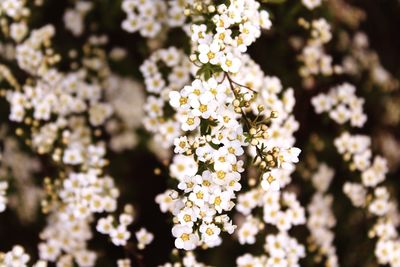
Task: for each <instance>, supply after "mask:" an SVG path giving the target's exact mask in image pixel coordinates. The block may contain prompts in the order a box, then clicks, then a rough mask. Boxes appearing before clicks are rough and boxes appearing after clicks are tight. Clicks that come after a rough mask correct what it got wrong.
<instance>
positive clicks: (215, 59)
mask: <svg viewBox="0 0 400 267" xmlns="http://www.w3.org/2000/svg"><path fill="white" fill-rule="evenodd" d="M197 49H198V51H199V55H198V58H199V60H200V62H201V63H203V64H206V63H208V62H210V63H211V64H213V65H217V64H218V63H219V61H220V57H221V55H222V52H221V51H220V49H221V48H220V46H219V44H218V43H217V42H212V43H211V44H210V45H208V44H200V45H199V47H198V48H197Z"/></svg>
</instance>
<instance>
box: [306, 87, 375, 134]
mask: <svg viewBox="0 0 400 267" xmlns="http://www.w3.org/2000/svg"><path fill="white" fill-rule="evenodd" d="M355 92H356V88H355V87H354V86H353V85H351V84H349V83H343V84H341V85H338V86H336V87H334V88H332V89H331V90H330V91H329V92H328V93H327V94H322V93H321V94H318V95H317V96H315V97H313V98H312V100H311V103H312V105H313V106H314V109H315V112H316V113H318V114H320V113H323V112H328V113H329V117H330V118H331V119H332V120H334V121H335V122H337V123H338V124H344V123H346V122H348V121H349V122H350V125H351V126H353V127H359V128H361V127H362V126H363V125H364V123H365V122H366V121H367V116H366V115H365V114H364V110H363V105H364V99H362V98H359V97H357V96H356V95H355Z"/></svg>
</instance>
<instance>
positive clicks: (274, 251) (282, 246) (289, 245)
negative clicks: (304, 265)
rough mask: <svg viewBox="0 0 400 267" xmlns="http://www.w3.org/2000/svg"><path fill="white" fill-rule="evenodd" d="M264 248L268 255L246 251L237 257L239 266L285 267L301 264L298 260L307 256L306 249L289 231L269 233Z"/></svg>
mask: <svg viewBox="0 0 400 267" xmlns="http://www.w3.org/2000/svg"><path fill="white" fill-rule="evenodd" d="M264 249H265V251H266V253H268V256H267V255H262V256H253V255H251V254H249V253H246V254H244V255H242V256H240V257H238V258H237V259H236V265H237V266H238V267H246V266H260V267H261V266H265V267H284V266H293V267H294V266H299V264H298V261H299V259H300V258H303V257H304V256H305V249H304V247H303V246H302V245H300V244H299V243H298V242H297V240H296V239H294V238H291V237H290V236H289V235H288V233H286V232H280V233H278V234H276V235H267V237H266V238H265V245H264Z"/></svg>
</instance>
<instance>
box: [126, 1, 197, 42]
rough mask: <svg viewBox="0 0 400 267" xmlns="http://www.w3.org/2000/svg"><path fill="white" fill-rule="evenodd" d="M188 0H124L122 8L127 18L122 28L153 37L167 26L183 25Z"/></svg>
mask: <svg viewBox="0 0 400 267" xmlns="http://www.w3.org/2000/svg"><path fill="white" fill-rule="evenodd" d="M191 2H192V1H190V0H169V1H163V0H124V1H123V2H122V9H123V10H124V11H125V13H126V14H127V18H126V19H125V20H124V21H123V22H122V28H123V29H124V30H125V31H127V32H137V31H139V32H140V34H141V35H142V36H144V37H148V38H154V37H156V36H157V35H158V34H160V33H161V32H162V31H163V30H166V29H167V28H168V27H183V26H184V24H185V21H186V16H185V12H184V11H185V7H186V5H187V4H190V3H191Z"/></svg>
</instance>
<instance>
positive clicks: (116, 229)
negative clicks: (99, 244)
mask: <svg viewBox="0 0 400 267" xmlns="http://www.w3.org/2000/svg"><path fill="white" fill-rule="evenodd" d="M132 222H133V216H132V215H131V214H130V213H122V214H121V215H119V218H118V221H117V220H115V218H114V217H113V216H111V215H108V216H107V217H105V218H101V219H100V220H99V221H98V222H97V227H96V229H97V231H99V232H100V233H102V234H106V235H109V236H110V238H111V241H112V242H113V243H114V245H116V246H125V245H126V244H127V241H128V239H129V238H130V237H131V234H130V232H129V231H128V230H127V228H128V226H129V225H130V224H132Z"/></svg>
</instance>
